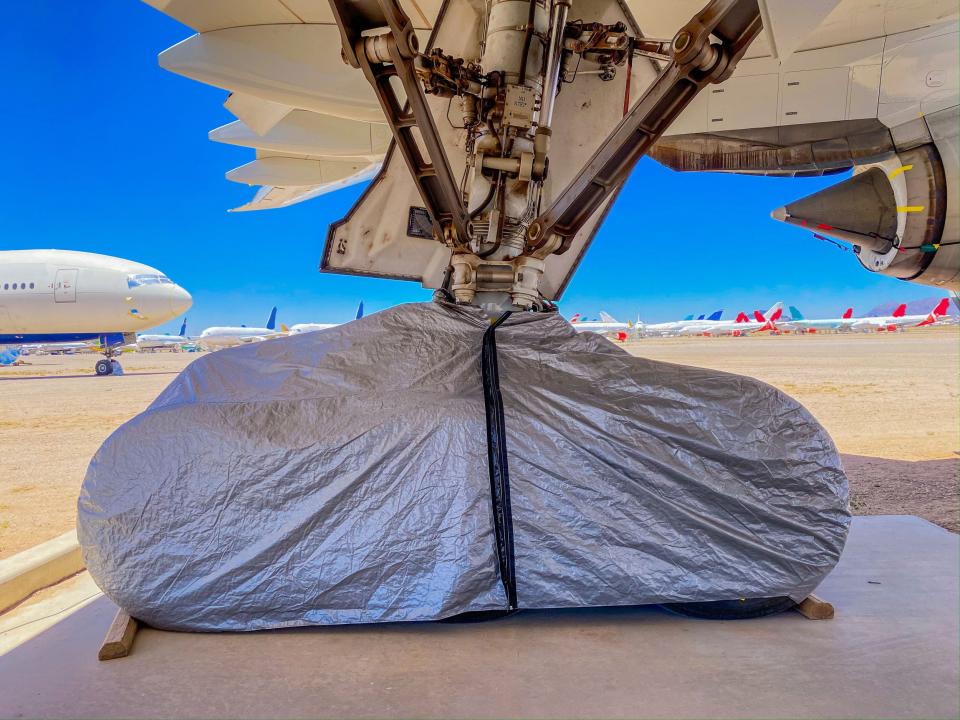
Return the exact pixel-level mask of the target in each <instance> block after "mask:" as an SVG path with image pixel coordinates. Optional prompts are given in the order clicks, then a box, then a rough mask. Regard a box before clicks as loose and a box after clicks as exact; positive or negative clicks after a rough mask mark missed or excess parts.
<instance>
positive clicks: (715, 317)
mask: <svg viewBox="0 0 960 720" xmlns="http://www.w3.org/2000/svg"><path fill="white" fill-rule="evenodd" d="M721 317H723V310H717V311H716V312H714V313H713V314H712V315H710V316H709V317H708V318H707V320H719V319H720V318H721Z"/></svg>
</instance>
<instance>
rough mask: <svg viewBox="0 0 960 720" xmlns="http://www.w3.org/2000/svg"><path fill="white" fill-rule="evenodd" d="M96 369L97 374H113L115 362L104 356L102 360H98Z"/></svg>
mask: <svg viewBox="0 0 960 720" xmlns="http://www.w3.org/2000/svg"><path fill="white" fill-rule="evenodd" d="M95 369H96V371H97V375H112V374H113V363H112V362H111V360H110V359H109V358H103V359H101V360H97V364H96V366H95Z"/></svg>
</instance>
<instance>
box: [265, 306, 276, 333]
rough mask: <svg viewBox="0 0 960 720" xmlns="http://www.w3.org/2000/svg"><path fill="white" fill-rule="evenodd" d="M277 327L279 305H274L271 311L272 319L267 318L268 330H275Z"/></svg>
mask: <svg viewBox="0 0 960 720" xmlns="http://www.w3.org/2000/svg"><path fill="white" fill-rule="evenodd" d="M276 327H277V306H276V305H274V306H273V310H271V311H270V319H269V320H267V330H273V329H275V328H276Z"/></svg>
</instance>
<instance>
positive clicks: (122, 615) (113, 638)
mask: <svg viewBox="0 0 960 720" xmlns="http://www.w3.org/2000/svg"><path fill="white" fill-rule="evenodd" d="M139 626H140V623H138V622H137V620H136V618H132V617H130V615H128V614H127V612H126V611H125V610H117V614H116V616H115V617H114V618H113V622H112V623H110V629H109V630H107V636H106V637H105V638H104V639H103V644H102V645H101V646H100V652H99V653H97V659H98V660H115V659H116V658H122V657H126V656H127V655H129V654H130V653H131V652H132V651H133V639H134V638H135V637H136V635H137V630H138V628H139Z"/></svg>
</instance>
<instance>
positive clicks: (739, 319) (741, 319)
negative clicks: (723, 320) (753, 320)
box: [737, 312, 750, 323]
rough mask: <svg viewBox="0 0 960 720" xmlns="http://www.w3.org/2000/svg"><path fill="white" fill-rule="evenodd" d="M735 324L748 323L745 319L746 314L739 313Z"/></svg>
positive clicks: (748, 319)
mask: <svg viewBox="0 0 960 720" xmlns="http://www.w3.org/2000/svg"><path fill="white" fill-rule="evenodd" d="M737 322H738V323H742V322H750V318H748V317H747V314H746V313H745V312H741V313H740V314H739V315H737Z"/></svg>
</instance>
